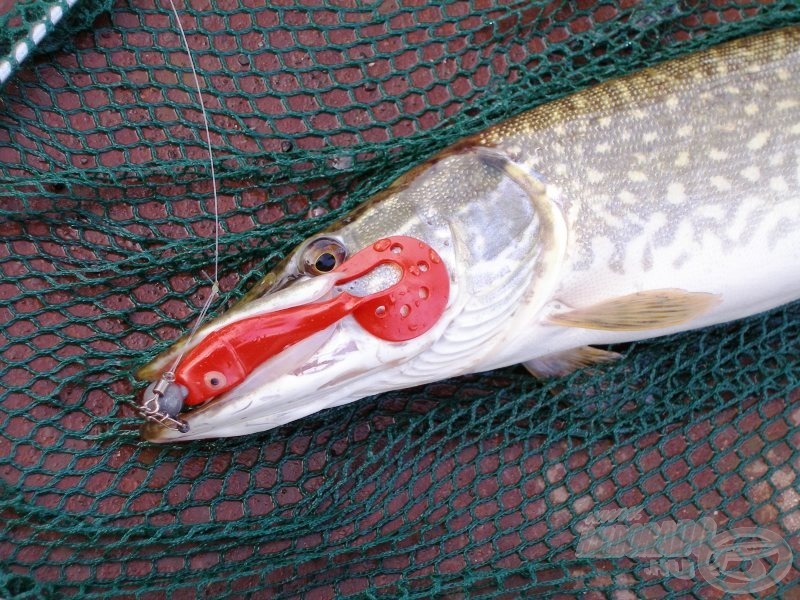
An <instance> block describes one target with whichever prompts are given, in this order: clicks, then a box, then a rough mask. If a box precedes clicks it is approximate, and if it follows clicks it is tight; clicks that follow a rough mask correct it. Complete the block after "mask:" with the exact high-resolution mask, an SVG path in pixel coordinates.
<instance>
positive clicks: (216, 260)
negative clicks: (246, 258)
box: [165, 0, 219, 375]
mask: <svg viewBox="0 0 800 600" xmlns="http://www.w3.org/2000/svg"><path fill="white" fill-rule="evenodd" d="M169 5H170V7H171V8H172V14H173V15H175V22H176V23H177V24H178V31H179V32H180V35H181V41H182V43H183V48H184V50H185V51H186V57H187V58H188V59H189V66H190V67H191V69H192V76H193V78H194V87H195V90H197V100H198V103H199V104H200V112H201V113H202V115H203V125H204V127H205V133H206V149H207V151H208V164H209V168H210V170H211V189H212V193H213V196H214V280H213V282H212V285H211V293H210V294H209V296H208V298H207V299H206V302H205V304H204V305H203V308H202V310H201V311H200V314H199V315H198V317H197V320H196V321H195V324H194V327H192V330H191V332H190V333H189V338H188V339H187V340H186V343H185V344H184V345H183V350H182V351H181V352H180V354H179V355H178V357H177V358H176V359H175V362H174V363H173V364H172V367H170V369H169V371H168V373H174V371H175V369H176V368H177V366H178V364H180V362H181V360H182V359H183V355H184V354H185V353H186V351H187V350H188V348H189V344H190V342H191V341H192V338H194V335H195V333H197V330H198V328H199V327H200V325H202V323H203V321H204V320H205V317H206V315H207V314H208V310H209V308H210V307H211V303H212V302H213V301H214V299H215V298H216V297H217V296H218V295H219V199H218V196H217V175H216V172H215V170H214V151H213V149H212V148H211V131H210V129H209V126H208V115H207V114H206V104H205V101H204V100H203V92H202V90H201V89H200V78H199V77H198V76H197V69H195V66H194V58H193V57H192V51H191V50H190V49H189V42H188V41H187V39H186V33H185V32H184V30H183V24H182V23H181V18H180V15H178V9H177V8H176V7H175V3H174V1H173V0H169ZM165 375H166V373H165Z"/></svg>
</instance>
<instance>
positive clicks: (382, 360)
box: [142, 317, 444, 443]
mask: <svg viewBox="0 0 800 600" xmlns="http://www.w3.org/2000/svg"><path fill="white" fill-rule="evenodd" d="M443 326H444V324H443V323H442V324H440V325H439V326H438V328H437V329H441V328H442V327H443ZM440 335H441V331H432V332H429V335H427V336H424V337H422V338H418V339H414V340H409V341H406V342H399V343H388V342H385V341H382V340H380V339H378V338H375V337H374V336H371V335H370V334H368V333H366V332H364V331H363V330H362V329H361V328H360V327H359V325H358V324H357V323H356V321H355V319H353V318H352V317H346V318H345V319H344V320H343V321H341V322H339V323H337V324H336V325H334V326H332V327H331V328H329V329H327V330H325V331H323V332H320V333H319V334H316V335H315V336H312V337H311V338H309V339H308V340H306V341H304V342H303V343H301V344H298V345H297V346H296V347H295V348H293V349H292V356H291V357H289V358H288V359H287V357H286V356H281V355H279V356H278V357H276V358H274V359H272V360H270V361H267V362H266V363H264V364H263V365H261V366H260V367H259V368H258V369H256V370H255V371H254V372H253V373H251V375H250V376H249V377H248V378H247V379H246V380H245V381H244V382H243V383H242V384H241V385H239V386H238V387H236V388H234V389H233V390H231V391H230V392H228V393H226V394H224V395H222V396H219V397H217V398H215V399H214V400H212V401H210V402H208V403H207V404H204V405H202V406H200V407H199V408H197V409H194V410H191V411H188V412H186V413H183V414H182V415H181V416H182V419H183V420H184V421H185V423H186V424H187V426H188V429H187V431H185V432H181V431H178V430H175V429H170V428H166V427H162V426H160V425H158V424H156V423H147V424H146V425H145V426H144V427H143V430H142V436H143V437H144V438H145V439H146V440H148V441H151V442H156V443H163V442H177V441H190V440H197V439H206V438H217V437H232V436H241V435H247V434H250V433H256V432H260V431H265V430H268V429H272V428H274V427H278V426H280V425H284V424H286V423H289V422H291V421H294V420H296V419H299V418H302V417H304V416H307V415H310V414H313V413H315V412H319V411H321V410H324V409H327V408H332V407H334V406H339V405H342V404H346V403H349V402H352V401H354V400H357V399H359V398H364V397H366V396H370V395H373V394H379V393H382V392H385V391H388V390H392V389H399V388H403V387H409V386H412V385H415V383H416V381H417V380H416V379H415V377H414V376H413V372H412V373H409V372H408V370H407V369H405V368H404V366H403V365H404V364H406V363H408V362H409V361H412V360H411V359H412V358H413V357H415V356H418V355H421V354H424V352H425V350H426V349H427V348H428V347H429V346H430V345H431V344H432V343H433V341H432V340H434V339H436V338H437V337H438V336H440ZM412 362H413V361H412Z"/></svg>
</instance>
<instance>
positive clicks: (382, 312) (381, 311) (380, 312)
mask: <svg viewBox="0 0 800 600" xmlns="http://www.w3.org/2000/svg"><path fill="white" fill-rule="evenodd" d="M375 316H376V317H385V316H386V307H385V306H379V307H378V308H376V309H375Z"/></svg>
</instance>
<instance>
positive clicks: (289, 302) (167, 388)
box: [140, 236, 450, 442]
mask: <svg viewBox="0 0 800 600" xmlns="http://www.w3.org/2000/svg"><path fill="white" fill-rule="evenodd" d="M449 282H450V280H449V274H448V271H447V267H446V266H445V264H444V263H443V261H442V259H441V257H440V256H439V255H438V253H436V252H435V251H434V250H433V249H432V248H431V247H430V246H428V245H427V244H426V243H424V242H422V241H420V240H419V239H415V238H411V237H406V236H393V237H390V238H382V239H379V240H377V241H375V242H373V243H372V244H370V245H369V246H368V247H366V248H363V249H362V250H360V251H359V252H357V253H356V254H355V255H353V256H352V257H351V258H349V259H347V260H346V261H344V262H343V263H342V264H341V265H339V267H337V268H336V269H335V270H333V271H331V272H330V273H325V274H321V275H317V276H315V277H310V278H309V277H304V278H298V279H296V280H295V281H292V282H291V283H290V284H287V285H285V286H283V287H281V288H280V289H278V290H274V288H273V290H274V291H272V292H270V293H269V294H266V295H264V296H261V297H259V298H258V299H256V300H253V301H252V302H250V303H248V304H245V305H243V306H240V307H239V306H237V310H235V311H233V315H232V316H231V315H230V314H226V315H222V316H221V317H219V318H218V319H217V320H215V321H213V322H212V323H210V324H209V325H207V326H206V327H204V328H202V329H201V330H200V331H199V332H198V335H197V336H196V338H195V339H192V338H190V339H189V341H182V342H181V343H179V344H178V346H179V348H178V349H177V350H175V349H171V350H170V351H168V352H167V353H165V354H166V355H167V356H169V357H172V356H174V355H176V354H177V358H175V359H174V362H173V363H172V366H171V368H168V367H166V365H167V364H168V361H167V360H165V359H164V355H162V356H160V357H158V358H157V359H156V361H154V362H156V363H157V365H156V366H155V367H154V366H153V364H152V363H151V365H149V366H148V367H146V368H145V369H144V372H145V373H146V374H147V375H148V376H153V375H157V376H158V377H159V379H158V382H157V383H156V384H153V385H151V386H150V387H148V389H147V390H146V392H145V396H144V397H143V400H142V405H141V409H140V412H142V414H143V415H144V416H145V417H146V418H147V419H148V423H146V425H145V426H144V428H143V431H142V435H143V437H144V438H145V439H147V440H149V441H154V442H162V441H170V440H189V439H197V438H206V437H224V436H233V435H242V434H244V433H248V432H249V431H248V430H249V429H254V428H255V430H258V431H260V430H263V429H268V428H270V427H274V426H277V425H280V424H283V423H286V422H288V421H291V420H294V419H297V418H300V417H302V416H305V415H306V414H309V413H311V412H316V411H317V410H320V409H322V408H325V407H326V406H324V405H321V404H320V402H327V403H328V404H327V405H331V403H334V404H335V403H341V402H338V401H337V400H336V390H337V389H338V387H341V386H344V387H348V386H349V388H353V389H354V388H357V387H359V384H358V382H359V381H360V380H361V379H362V375H363V374H364V373H366V372H368V371H371V370H375V369H379V368H381V367H385V366H386V364H387V361H386V360H384V359H385V358H386V356H389V355H392V354H393V353H395V355H394V356H392V357H391V358H389V360H388V363H398V362H402V357H403V352H402V351H400V354H399V355H397V354H396V353H397V352H398V349H397V347H398V345H402V344H403V343H404V342H408V341H410V340H415V339H416V338H419V337H421V336H423V335H424V334H425V333H427V332H428V331H429V330H430V329H431V328H432V327H434V326H435V325H436V323H437V322H438V321H439V320H440V317H441V316H442V315H443V313H444V311H445V309H446V307H447V304H448V300H449V285H450V283H449ZM387 342H388V344H387ZM423 344H424V341H423ZM384 346H389V347H390V348H391V349H388V350H387V349H386V348H384ZM379 354H380V355H382V356H383V358H382V359H380V360H377V361H376V360H375V359H374V357H376V356H378V355H379ZM414 354H415V353H414V352H412V353H411V355H414ZM140 373H142V371H140ZM353 389H349V390H341V394H342V396H341V398H350V396H353V394H354V393H355V392H353ZM320 390H324V391H323V393H322V396H321V397H323V398H324V401H323V400H320V401H314V397H315V395H317V394H318V393H319V392H320ZM154 392H156V393H158V394H159V395H158V396H154V395H153V394H154ZM355 394H356V395H358V396H359V397H363V395H365V394H364V392H363V389H359V391H358V392H357V393H355ZM367 395H368V394H367ZM304 398H308V399H309V401H308V402H303V401H302V399H304ZM354 398H355V397H354ZM354 398H353V399H354ZM184 400H185V404H181V403H182V402H183V401H184ZM342 401H349V400H342ZM254 405H255V408H253V407H254ZM176 406H178V407H179V408H180V410H179V411H176V410H175V407H176ZM186 406H188V407H189V408H188V409H186ZM270 419H273V420H270Z"/></svg>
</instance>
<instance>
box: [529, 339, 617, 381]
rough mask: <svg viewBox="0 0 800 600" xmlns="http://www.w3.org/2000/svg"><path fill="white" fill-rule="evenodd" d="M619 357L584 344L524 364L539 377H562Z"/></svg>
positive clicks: (613, 353)
mask: <svg viewBox="0 0 800 600" xmlns="http://www.w3.org/2000/svg"><path fill="white" fill-rule="evenodd" d="M618 358H622V355H621V354H617V353H616V352H609V351H608V350H600V349H599V348H592V347H591V346H584V347H583V348H575V349H573V350H566V351H564V352H556V353H555V354H548V355H547V356H541V357H539V358H537V359H534V360H529V361H528V362H525V363H522V364H523V365H524V366H525V368H526V369H528V372H529V373H530V374H531V375H533V376H534V377H536V378H537V379H544V378H546V377H562V376H564V375H569V374H570V373H572V372H573V371H577V370H578V369H582V368H584V367H588V366H590V365H597V364H600V363H607V362H611V361H614V360H617V359H618Z"/></svg>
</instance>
